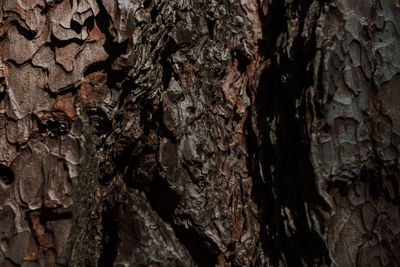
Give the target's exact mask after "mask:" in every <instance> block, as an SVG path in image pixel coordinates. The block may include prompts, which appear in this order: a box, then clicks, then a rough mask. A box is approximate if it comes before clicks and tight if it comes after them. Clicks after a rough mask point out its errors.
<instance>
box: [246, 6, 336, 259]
mask: <svg viewBox="0 0 400 267" xmlns="http://www.w3.org/2000/svg"><path fill="white" fill-rule="evenodd" d="M310 4H311V1H307V2H306V3H304V2H302V3H300V2H298V1H295V2H293V3H292V4H291V6H285V4H284V2H283V1H274V2H272V4H271V5H270V6H269V12H268V15H267V17H263V21H264V22H263V25H264V30H265V31H264V33H263V34H264V40H262V41H261V45H260V49H261V50H260V53H261V54H262V55H264V56H265V58H267V59H271V65H270V66H269V67H268V68H266V69H265V70H264V71H263V73H262V74H261V78H260V84H259V88H258V90H257V92H258V94H257V96H256V103H255V106H256V109H257V114H258V129H259V131H260V135H259V136H260V137H261V145H259V144H257V143H256V141H255V140H257V138H256V136H255V134H254V133H252V134H251V135H250V136H249V138H248V140H249V141H248V142H249V144H248V146H249V147H250V151H253V153H255V157H254V160H253V161H252V162H251V163H250V165H251V166H252V170H253V171H252V172H253V174H254V177H255V179H254V185H253V198H254V200H255V201H256V203H257V204H258V206H259V207H260V209H261V215H260V217H261V218H260V221H261V223H260V224H261V227H262V228H261V242H262V244H263V248H264V250H265V253H266V254H267V255H268V256H269V257H270V259H271V262H272V264H273V265H275V266H278V265H279V262H280V261H284V262H285V263H286V264H287V265H288V266H300V265H301V264H302V261H304V262H306V263H307V265H313V264H315V263H317V264H322V263H325V264H330V258H329V253H328V249H327V247H326V245H325V243H324V241H323V240H322V239H321V236H320V235H319V233H318V232H315V230H313V229H310V226H309V225H308V222H307V221H308V216H309V215H307V214H306V212H308V211H306V210H305V206H304V205H305V203H306V204H307V206H308V209H311V210H313V211H315V212H316V214H317V215H318V214H319V212H318V211H317V206H319V207H320V208H322V209H325V210H329V208H328V206H327V204H326V203H325V202H324V200H323V199H322V198H321V197H320V196H319V194H318V192H317V191H316V185H315V176H314V169H313V167H312V165H311V162H310V160H309V155H310V150H309V147H310V140H309V138H308V136H307V129H306V121H305V112H306V109H305V108H306V107H305V103H304V101H303V102H302V105H301V106H300V107H296V102H297V101H299V100H301V99H302V98H304V97H305V90H306V89H307V88H308V87H309V86H312V81H313V77H312V71H311V72H310V71H307V64H308V62H311V61H312V59H313V58H314V56H315V50H313V49H312V47H313V45H315V43H314V42H311V43H308V44H307V45H305V40H304V39H303V38H301V37H296V39H295V40H294V43H293V47H292V49H291V50H290V52H289V53H291V56H292V57H293V58H292V59H290V58H288V56H287V55H286V54H285V53H284V51H283V48H280V47H276V46H275V44H276V39H277V38H278V36H279V34H281V33H282V32H285V31H287V27H288V25H287V16H288V14H290V12H292V11H293V10H292V9H294V10H296V9H297V12H299V15H298V16H299V17H300V18H303V17H305V14H304V11H307V10H308V8H306V7H308V6H309V5H310ZM285 12H286V14H285ZM301 28H302V27H300V29H301ZM280 49H282V50H280ZM278 54H279V58H280V62H277V60H276V56H277V55H278ZM283 103H284V104H283ZM299 110H300V111H299ZM297 114H301V115H300V117H298V115H297ZM260 166H262V169H260ZM285 207H286V208H288V209H289V210H290V212H291V213H290V216H291V217H292V218H288V217H287V216H288V215H287V214H285V216H284V215H283V214H282V213H283V212H284V209H285ZM318 216H319V217H320V218H319V220H320V221H321V222H322V221H323V220H322V217H321V216H322V215H321V214H319V215H318ZM291 220H293V222H294V225H295V226H296V228H295V229H290V225H289V226H288V224H289V223H290V221H291ZM266 227H267V228H266ZM288 230H289V232H288ZM319 230H320V231H323V226H321V229H319ZM283 257H284V258H283Z"/></svg>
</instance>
